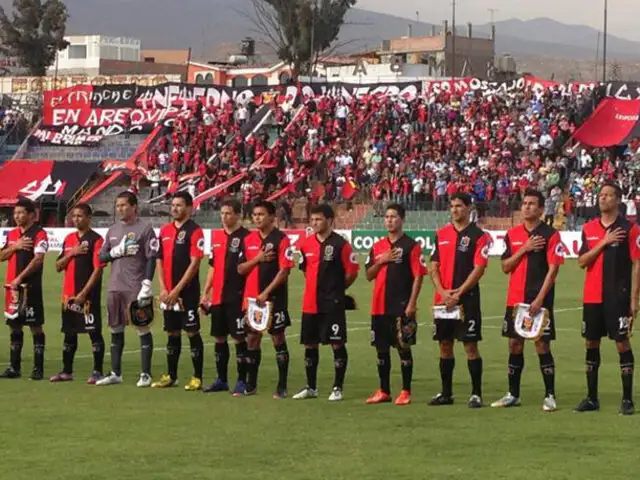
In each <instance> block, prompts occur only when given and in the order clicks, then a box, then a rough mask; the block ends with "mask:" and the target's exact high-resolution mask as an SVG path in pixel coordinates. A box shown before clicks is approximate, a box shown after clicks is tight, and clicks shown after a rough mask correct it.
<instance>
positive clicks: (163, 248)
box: [157, 219, 204, 298]
mask: <svg viewBox="0 0 640 480" xmlns="http://www.w3.org/2000/svg"><path fill="white" fill-rule="evenodd" d="M194 257H195V258H202V257H204V233H203V232H202V228H200V226H198V224H197V223H196V222H194V221H193V220H191V219H189V220H187V221H186V222H185V223H184V224H183V225H182V226H181V227H180V228H178V227H177V226H176V224H175V223H174V222H171V223H168V224H166V225H165V226H164V227H162V228H161V229H160V249H159V250H158V257H157V258H158V259H160V260H162V273H161V274H162V278H163V280H164V285H165V287H166V288H167V290H169V291H171V289H173V288H174V287H175V286H176V285H177V284H178V283H179V282H180V280H182V277H183V276H184V274H185V272H186V271H187V269H188V268H189V265H190V264H191V259H192V258H194ZM198 273H199V272H198ZM180 296H181V297H190V298H193V297H195V298H199V296H200V276H199V275H198V274H196V275H195V276H194V277H193V279H191V281H190V282H189V283H188V284H187V286H186V287H185V288H184V289H183V290H182V292H181V293H180Z"/></svg>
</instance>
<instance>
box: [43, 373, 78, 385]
mask: <svg viewBox="0 0 640 480" xmlns="http://www.w3.org/2000/svg"><path fill="white" fill-rule="evenodd" d="M71 380H73V375H71V374H70V373H64V372H60V373H58V374H57V375H54V376H53V377H51V378H50V379H49V381H50V382H51V383H58V382H70V381H71Z"/></svg>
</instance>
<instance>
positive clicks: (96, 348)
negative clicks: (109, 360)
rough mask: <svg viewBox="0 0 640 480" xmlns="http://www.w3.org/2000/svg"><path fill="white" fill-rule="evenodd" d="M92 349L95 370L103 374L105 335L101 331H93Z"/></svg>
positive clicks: (90, 335) (91, 336)
mask: <svg viewBox="0 0 640 480" xmlns="http://www.w3.org/2000/svg"><path fill="white" fill-rule="evenodd" d="M89 338H90V339H91V350H92V352H93V371H94V372H98V373H99V374H100V375H102V369H103V365H104V337H103V336H102V333H101V332H91V333H90V334H89Z"/></svg>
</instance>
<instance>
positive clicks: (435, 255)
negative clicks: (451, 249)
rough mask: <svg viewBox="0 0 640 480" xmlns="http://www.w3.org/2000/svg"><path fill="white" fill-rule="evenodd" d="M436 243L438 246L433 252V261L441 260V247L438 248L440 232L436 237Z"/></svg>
mask: <svg viewBox="0 0 640 480" xmlns="http://www.w3.org/2000/svg"><path fill="white" fill-rule="evenodd" d="M435 243H436V246H435V247H434V249H433V253H432V254H431V261H432V262H440V249H439V248H438V243H439V242H438V234H437V233H436V239H435Z"/></svg>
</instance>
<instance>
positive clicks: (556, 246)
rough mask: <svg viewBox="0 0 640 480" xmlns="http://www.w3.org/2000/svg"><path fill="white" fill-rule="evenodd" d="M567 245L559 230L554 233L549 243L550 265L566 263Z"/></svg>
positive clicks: (548, 259) (548, 257)
mask: <svg viewBox="0 0 640 480" xmlns="http://www.w3.org/2000/svg"><path fill="white" fill-rule="evenodd" d="M565 248H566V247H565V246H564V244H563V243H562V240H561V239H560V234H559V233H558V232H556V233H554V234H553V235H552V236H551V238H550V239H549V242H548V243H547V263H548V264H549V265H562V264H563V263H564V255H565Z"/></svg>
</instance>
